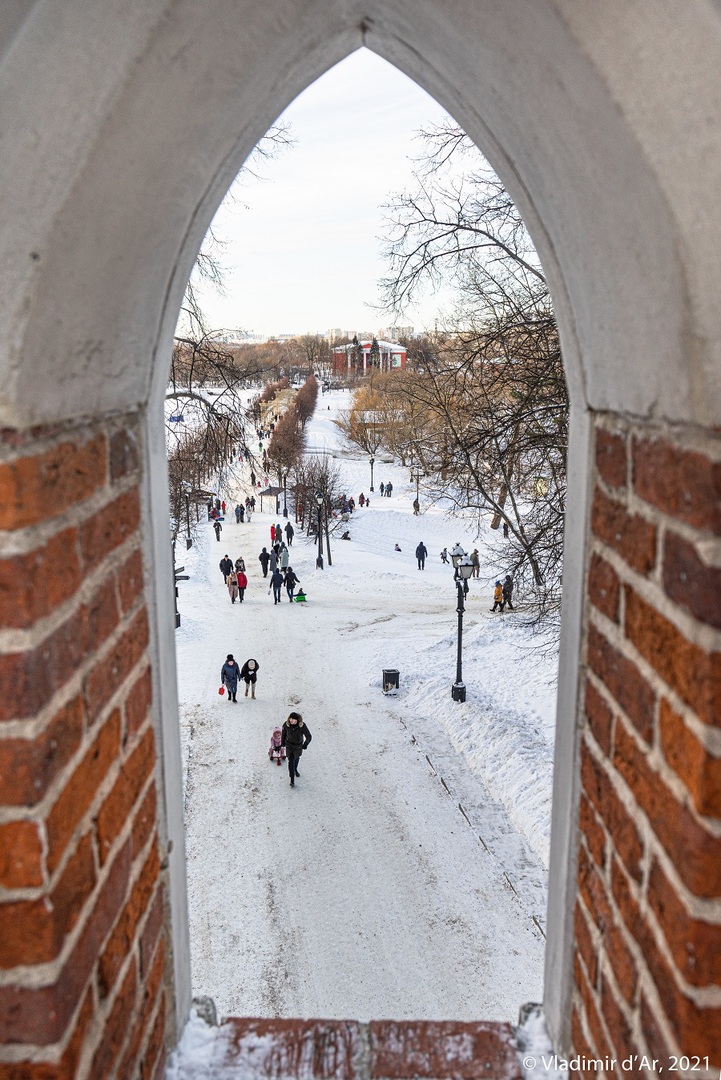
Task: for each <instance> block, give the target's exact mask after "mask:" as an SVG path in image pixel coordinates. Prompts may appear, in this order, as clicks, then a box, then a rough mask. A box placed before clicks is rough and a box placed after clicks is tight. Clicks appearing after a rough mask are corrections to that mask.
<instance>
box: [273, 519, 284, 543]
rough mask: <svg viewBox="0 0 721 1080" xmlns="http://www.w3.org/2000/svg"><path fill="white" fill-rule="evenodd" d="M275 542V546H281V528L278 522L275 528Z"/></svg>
mask: <svg viewBox="0 0 721 1080" xmlns="http://www.w3.org/2000/svg"><path fill="white" fill-rule="evenodd" d="M275 542H276V544H282V543H283V526H282V525H281V523H280V522H278V524H277V525H276V527H275Z"/></svg>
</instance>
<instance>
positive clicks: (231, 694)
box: [220, 653, 238, 701]
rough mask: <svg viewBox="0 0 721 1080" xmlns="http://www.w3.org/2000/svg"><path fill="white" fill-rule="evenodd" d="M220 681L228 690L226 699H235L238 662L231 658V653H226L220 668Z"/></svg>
mask: <svg viewBox="0 0 721 1080" xmlns="http://www.w3.org/2000/svg"><path fill="white" fill-rule="evenodd" d="M220 683H221V686H224V687H225V688H226V690H227V691H228V701H237V700H238V699H237V697H236V696H235V695H236V693H237V692H238V664H237V663H236V661H235V660H234V659H233V654H232V653H228V655H227V657H226V660H225V663H224V664H223V666H222V668H221V669H220Z"/></svg>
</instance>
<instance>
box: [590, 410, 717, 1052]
mask: <svg viewBox="0 0 721 1080" xmlns="http://www.w3.org/2000/svg"><path fill="white" fill-rule="evenodd" d="M604 423H605V421H604V420H601V422H600V426H599V429H598V430H597V436H596V455H595V466H596V470H597V471H596V480H597V485H596V490H595V495H594V503H593V510H592V514H591V537H590V542H589V553H588V577H587V588H588V600H589V601H590V605H591V608H590V613H591V618H590V621H589V625H588V626H587V638H586V650H587V651H586V655H587V661H588V667H589V669H590V671H591V672H592V673H593V676H592V677H589V678H588V679H587V682H586V690H585V695H584V698H583V703H584V713H585V721H586V725H587V734H586V735H585V736H584V739H583V741H582V755H581V774H582V775H581V788H582V792H581V802H580V816H579V822H580V829H581V834H582V842H581V845H580V850H579V867H578V888H579V892H580V895H581V896H582V897H583V903H582V904H579V905H578V906H577V910H576V917H575V928H574V933H575V941H576V949H577V957H579V958H582V962H581V960H580V959H579V960H578V962H577V963H576V965H575V969H574V970H575V984H576V989H575V995H574V1003H575V1009H576V1013H575V1016H574V1022H573V1038H574V1046H575V1048H576V1050H578V1051H581V1052H585V1051H586V1050H587V1048H588V1046H589V1034H590V1038H591V1041H592V1042H594V1043H595V1044H596V1045H595V1047H594V1049H595V1050H596V1051H597V1052H598V1053H599V1055H600V1056H603V1055H604V1054H605V1053H606V1046H607V1045H608V1044H607V1043H606V1033H607V1034H608V1037H609V1040H610V1045H611V1046H612V1050H613V1055H614V1056H616V1057H620V1056H623V1055H626V1054H635V1053H638V1052H641V1053H643V1052H650V1053H651V1054H652V1055H653V1056H655V1057H656V1058H658V1059H659V1060H660V1061H661V1062H665V1063H666V1064H667V1065H668V1062H669V1054H671V1053H675V1054H678V1053H679V1052H681V1053H685V1054H690V1055H693V1054H697V1055H700V1056H701V1057H705V1056H708V1058H709V1059H710V1061H711V1062H712V1063H713V1064H714V1065H715V1066H716V1068H719V1067H721V1009H719V1008H718V1006H717V1005H716V1004H715V1002H717V1001H718V992H719V990H720V989H721V961H720V960H719V956H721V837H719V836H718V835H717V833H718V831H719V819H720V818H721V795H720V794H719V792H720V791H721V756H717V752H716V753H715V752H713V747H715V746H716V745H717V744H716V742H715V740H714V736H715V735H716V733H715V732H714V731H712V728H714V727H716V728H717V727H718V726H719V723H720V722H721V721H720V719H719V718H720V717H721V637H719V636H718V635H717V634H716V636H715V637H714V633H715V632H716V631H718V630H719V629H721V606H720V604H721V601H720V600H719V594H720V593H721V589H720V588H719V586H720V585H721V570H719V568H718V542H717V541H716V540H715V538H714V537H715V536H718V535H721V499H720V495H721V465H720V464H719V458H721V440H720V439H719V436H718V433H710V434H709V436H708V440H707V441H708V446H709V454H708V456H707V455H705V454H703V453H702V452H701V451H700V450H699V445H700V441H701V437H700V434H699V432H698V430H694V431H692V432H689V433H686V432H683V431H680V430H679V429H674V430H673V431H671V432H668V431H666V432H661V431H660V430H659V429H658V428H653V427H651V426H649V428H648V430H645V429H644V428H643V426H642V425H641V424H639V423H636V422H631V421H629V422H628V423H626V422H624V421H623V420H622V419H621V418H619V417H615V418H612V420H611V425H610V427H611V428H612V430H608V429H606V428H604ZM684 440H686V441H687V443H691V442H692V443H693V445H694V449H693V450H690V449H689V448H688V445H687V444H686V445H685V444H684ZM629 448H630V468H629V459H628V455H627V451H628V449H629ZM693 530H696V532H695V533H694V532H693ZM659 538H661V549H660V560H659V561H658V562H657V559H656V555H657V546H658V544H659ZM609 549H611V550H612V551H613V552H614V553H615V554H614V555H610V554H609ZM624 564H625V568H624ZM598 613H600V615H601V616H605V617H606V618H607V619H610V620H611V621H612V622H613V623H615V624H616V625H615V626H614V627H613V628H608V624H606V629H604V630H602V629H601V628H602V627H603V626H604V620H603V618H601V617H600V616H599V614H598ZM619 618H620V619H621V621H620V622H619ZM639 657H640V658H642V659H639ZM611 699H613V700H612V701H611ZM681 702H682V703H683V705H681V704H680V703H681ZM616 705H618V709H617V708H616ZM705 726H706V727H705ZM620 781H622V783H620ZM629 796H630V798H629ZM700 992H703V993H708V994H710V996H709V997H707V998H706V999H704V998H702V997H700V996H698V995H699V993H700ZM667 1071H668V1069H666V1070H665V1072H667Z"/></svg>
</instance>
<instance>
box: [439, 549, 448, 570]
mask: <svg viewBox="0 0 721 1080" xmlns="http://www.w3.org/2000/svg"><path fill="white" fill-rule="evenodd" d="M441 562H442V563H445V564H446V566H448V548H447V547H444V548H443V551H442V552H441Z"/></svg>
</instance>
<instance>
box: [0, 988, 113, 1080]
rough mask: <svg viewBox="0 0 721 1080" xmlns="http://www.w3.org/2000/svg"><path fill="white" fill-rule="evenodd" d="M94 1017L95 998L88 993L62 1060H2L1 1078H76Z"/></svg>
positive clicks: (13, 1079) (12, 1079)
mask: <svg viewBox="0 0 721 1080" xmlns="http://www.w3.org/2000/svg"><path fill="white" fill-rule="evenodd" d="M92 1017H93V999H92V995H91V994H90V993H88V994H87V995H86V997H85V1001H84V1002H83V1004H82V1007H81V1009H80V1013H79V1015H78V1019H77V1022H76V1024H75V1028H74V1030H73V1032H72V1034H71V1036H70V1038H69V1039H68V1042H67V1045H66V1047H65V1050H64V1051H63V1053H62V1056H61V1058H60V1061H58V1062H57V1063H50V1062H43V1061H28V1060H26V1061H18V1062H15V1063H10V1062H6V1063H4V1064H3V1063H2V1062H0V1080H75V1078H76V1077H77V1076H78V1065H79V1062H80V1056H81V1054H82V1050H83V1046H84V1045H85V1040H86V1038H87V1035H88V1029H89V1027H90V1022H91V1020H92Z"/></svg>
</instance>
